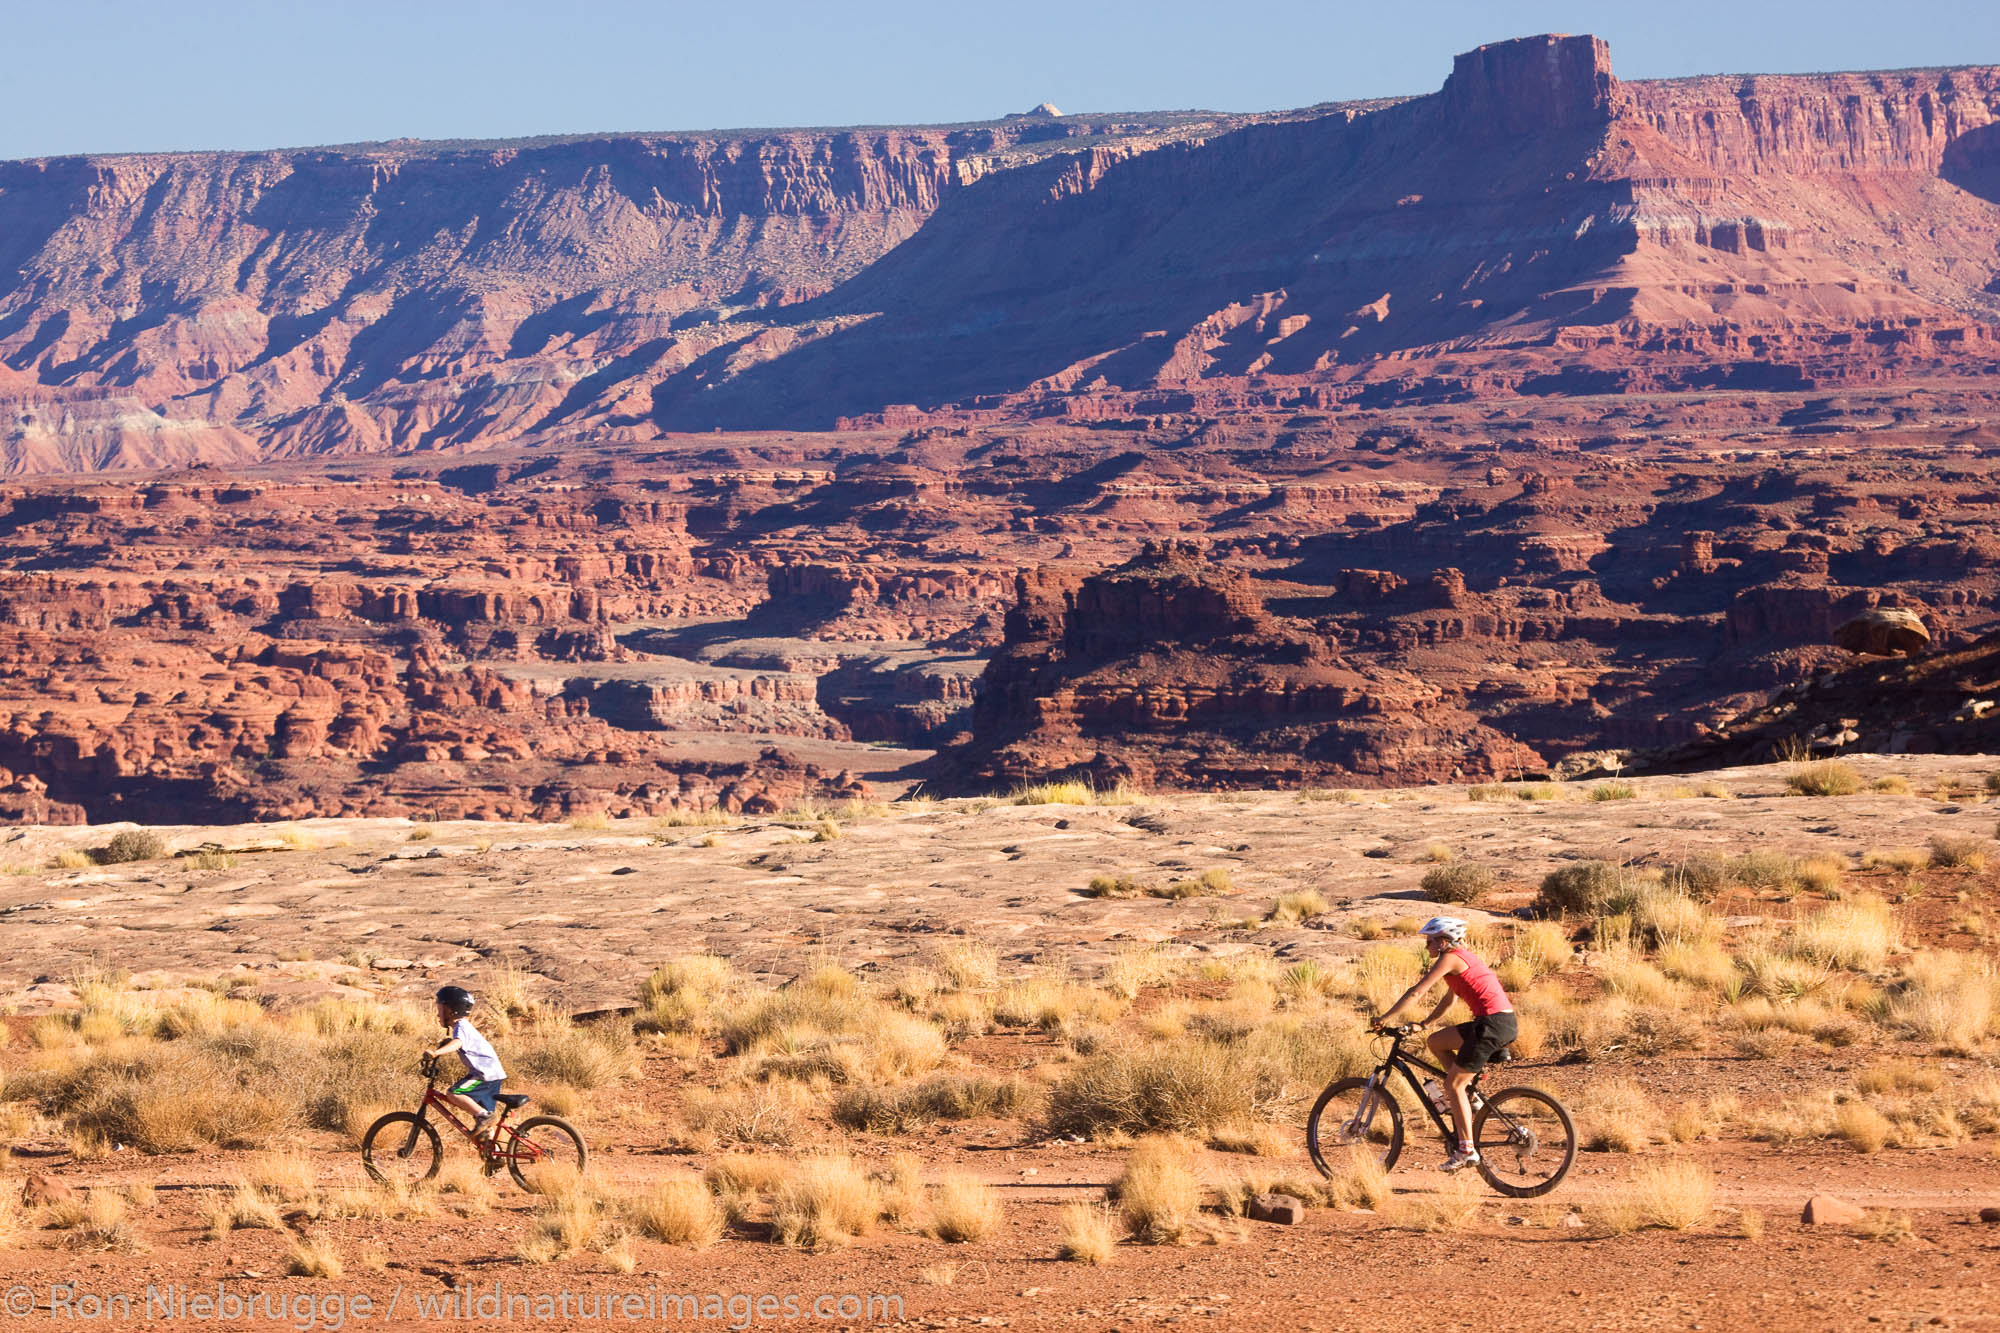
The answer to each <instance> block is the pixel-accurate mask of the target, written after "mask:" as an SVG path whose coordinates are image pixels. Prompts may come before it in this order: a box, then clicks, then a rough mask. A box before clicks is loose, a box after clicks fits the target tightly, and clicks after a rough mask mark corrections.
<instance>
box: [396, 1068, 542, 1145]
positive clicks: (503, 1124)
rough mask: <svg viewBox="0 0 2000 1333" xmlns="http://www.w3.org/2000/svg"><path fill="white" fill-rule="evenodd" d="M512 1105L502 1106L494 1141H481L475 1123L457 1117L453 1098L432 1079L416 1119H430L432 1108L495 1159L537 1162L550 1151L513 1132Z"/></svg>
mask: <svg viewBox="0 0 2000 1333" xmlns="http://www.w3.org/2000/svg"><path fill="white" fill-rule="evenodd" d="M511 1109H512V1108H510V1107H505V1106H503V1107H501V1108H500V1118H499V1119H498V1120H496V1121H494V1122H493V1140H492V1142H491V1143H489V1144H481V1143H480V1142H479V1136H478V1135H476V1134H474V1133H473V1132H472V1126H471V1125H469V1124H467V1123H465V1122H464V1121H463V1120H460V1119H459V1118H458V1108H457V1107H456V1106H454V1105H453V1104H452V1103H451V1100H450V1098H448V1097H446V1096H445V1094H443V1093H442V1092H439V1091H438V1086H437V1084H436V1083H435V1082H430V1083H426V1084H425V1085H424V1099H423V1101H422V1102H421V1103H419V1104H418V1106H417V1119H418V1120H427V1119H429V1117H430V1113H431V1111H432V1110H436V1111H438V1112H440V1113H442V1114H443V1116H444V1118H445V1121H446V1122H447V1123H449V1124H450V1125H451V1127H452V1128H453V1129H455V1130H457V1131H458V1132H459V1133H460V1134H462V1135H464V1136H465V1137H466V1138H468V1139H471V1140H472V1142H473V1144H474V1145H475V1146H477V1147H479V1148H480V1150H481V1152H482V1153H483V1155H485V1156H486V1157H487V1158H489V1159H490V1160H492V1161H495V1162H504V1161H506V1160H507V1159H508V1158H510V1157H511V1158H513V1159H514V1160H516V1161H520V1162H538V1161H540V1160H542V1159H543V1158H544V1157H547V1156H548V1154H547V1153H546V1152H543V1151H542V1149H541V1148H539V1147H538V1146H536V1144H535V1141H534V1140H533V1139H524V1138H522V1137H521V1136H520V1135H519V1134H517V1133H515V1132H514V1127H513V1126H512V1125H510V1124H508V1123H507V1115H508V1113H509V1111H510V1110H511ZM503 1134H504V1135H506V1146H505V1147H504V1148H503V1147H502V1146H501V1135H503ZM411 1135H412V1138H414V1137H415V1131H414V1130H413V1131H411Z"/></svg>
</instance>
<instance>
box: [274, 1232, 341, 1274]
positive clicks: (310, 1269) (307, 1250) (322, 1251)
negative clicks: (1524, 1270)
mask: <svg viewBox="0 0 2000 1333" xmlns="http://www.w3.org/2000/svg"><path fill="white" fill-rule="evenodd" d="M285 1271H286V1272H287V1273H289V1274H291V1275H292V1276H293V1277H339V1276H340V1275H341V1274H342V1273H344V1272H346V1271H347V1270H346V1267H345V1265H343V1264H342V1263H341V1261H340V1251H339V1249H337V1248H336V1247H335V1246H334V1243H333V1242H332V1241H330V1240H326V1239H324V1238H321V1239H317V1240H316V1239H313V1238H311V1237H308V1236H299V1237H297V1238H295V1239H294V1240H293V1241H292V1244H291V1249H290V1251H289V1252H288V1253H287V1254H286V1256H285Z"/></svg>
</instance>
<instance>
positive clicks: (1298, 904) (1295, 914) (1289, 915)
mask: <svg viewBox="0 0 2000 1333" xmlns="http://www.w3.org/2000/svg"><path fill="white" fill-rule="evenodd" d="M1327 910H1328V904H1327V901H1326V899H1325V898H1323V897H1321V896H1320V895H1319V894H1318V893H1315V892H1314V891H1313V890H1311V889H1303V890H1301V891H1299V892H1297V893H1287V894H1281V895H1280V896H1279V898H1278V900H1277V901H1276V902H1275V903H1273V904H1272V905H1271V915H1270V920H1272V921H1276V922H1279V923H1280V924H1283V925H1288V926H1289V925H1294V924H1296V923H1298V922H1300V921H1310V920H1312V919H1313V918H1314V917H1316V916H1324V915H1325V914H1326V912H1327Z"/></svg>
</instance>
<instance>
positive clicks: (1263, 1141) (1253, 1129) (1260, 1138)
mask: <svg viewBox="0 0 2000 1333" xmlns="http://www.w3.org/2000/svg"><path fill="white" fill-rule="evenodd" d="M1208 1146H1209V1147H1211V1148H1213V1149H1215V1151H1217V1152H1238V1153H1247V1154H1249V1155H1250V1156H1252V1157H1283V1156H1284V1155H1285V1154H1286V1153H1289V1152H1290V1151H1291V1150H1292V1136H1291V1135H1290V1134H1288V1133H1286V1132H1285V1131H1284V1130H1282V1129H1280V1128H1278V1127H1277V1126H1276V1125H1274V1124H1272V1123H1270V1122H1269V1121H1268V1120H1258V1121H1254V1122H1251V1123H1249V1124H1241V1125H1224V1126H1223V1127H1222V1128H1220V1129H1218V1130H1216V1131H1214V1132H1213V1133H1211V1134H1210V1135H1209V1136H1208Z"/></svg>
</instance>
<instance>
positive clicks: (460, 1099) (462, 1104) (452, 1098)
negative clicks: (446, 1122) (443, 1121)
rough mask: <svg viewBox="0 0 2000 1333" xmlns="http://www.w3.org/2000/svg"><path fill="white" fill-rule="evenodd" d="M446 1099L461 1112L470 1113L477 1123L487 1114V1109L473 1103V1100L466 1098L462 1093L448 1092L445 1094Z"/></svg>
mask: <svg viewBox="0 0 2000 1333" xmlns="http://www.w3.org/2000/svg"><path fill="white" fill-rule="evenodd" d="M444 1099H445V1100H446V1101H448V1102H450V1103H451V1104H452V1105H453V1106H456V1107H457V1108H458V1109H459V1110H461V1111H465V1112H468V1113H469V1114H470V1115H471V1116H472V1118H473V1120H474V1121H475V1122H476V1121H478V1120H479V1118H480V1117H481V1116H483V1115H485V1114H486V1108H485V1107H483V1106H481V1105H480V1104H479V1103H478V1102H475V1101H473V1100H472V1098H470V1097H468V1096H466V1095H465V1094H464V1093H462V1092H448V1093H446V1094H445V1098H444Z"/></svg>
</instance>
